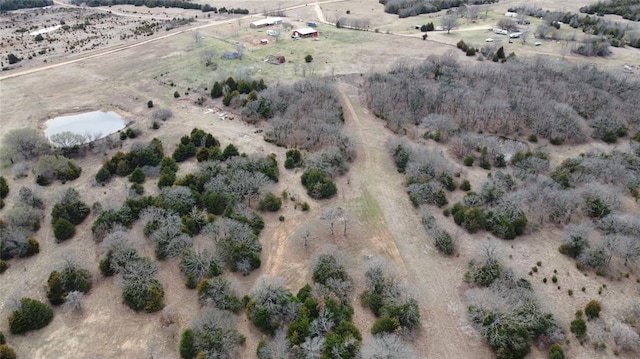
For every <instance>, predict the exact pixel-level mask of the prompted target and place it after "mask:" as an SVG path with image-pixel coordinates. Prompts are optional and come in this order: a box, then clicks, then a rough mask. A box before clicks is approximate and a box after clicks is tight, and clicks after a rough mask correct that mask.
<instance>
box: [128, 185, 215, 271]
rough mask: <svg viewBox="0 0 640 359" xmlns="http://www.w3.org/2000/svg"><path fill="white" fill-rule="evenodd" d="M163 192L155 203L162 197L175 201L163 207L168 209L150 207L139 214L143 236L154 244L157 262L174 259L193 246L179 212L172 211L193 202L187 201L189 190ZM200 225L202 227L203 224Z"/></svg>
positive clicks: (171, 188)
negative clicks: (141, 220) (142, 222)
mask: <svg viewBox="0 0 640 359" xmlns="http://www.w3.org/2000/svg"><path fill="white" fill-rule="evenodd" d="M163 192H164V193H163V194H161V195H160V198H159V199H156V203H157V202H158V201H162V200H163V199H162V197H169V198H171V199H175V200H176V201H175V202H173V203H171V204H169V205H165V207H169V209H164V208H158V207H155V206H151V207H147V208H146V209H144V210H143V212H142V214H141V217H142V218H144V235H145V236H146V237H147V239H149V240H150V241H151V242H152V243H153V244H154V250H155V254H156V258H157V259H158V260H163V259H166V258H175V257H177V256H179V255H180V254H181V253H182V252H183V251H184V250H185V249H186V248H189V247H191V246H192V245H193V239H192V238H191V233H185V232H188V230H185V228H184V224H183V220H182V218H181V217H180V215H179V212H178V213H176V212H175V211H174V210H175V209H179V208H176V207H177V206H180V205H185V204H186V206H189V204H190V203H191V202H192V201H193V200H192V201H189V199H191V192H190V190H189V189H188V188H186V187H180V186H177V187H168V188H164V189H163ZM176 192H178V193H176ZM182 200H184V202H182ZM176 202H177V203H176ZM180 202H182V203H180ZM186 206H185V207H186ZM171 207H173V208H171ZM189 207H190V206H189ZM189 210H190V209H186V210H184V212H186V211H189ZM203 221H204V218H203ZM201 225H204V223H202V224H201Z"/></svg>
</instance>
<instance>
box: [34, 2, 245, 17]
mask: <svg viewBox="0 0 640 359" xmlns="http://www.w3.org/2000/svg"><path fill="white" fill-rule="evenodd" d="M33 1H36V0H33ZM71 3H72V4H74V5H82V4H85V3H86V4H87V6H90V7H95V6H113V5H134V6H146V7H148V8H156V7H164V8H179V9H189V10H201V11H202V12H217V13H220V14H222V13H230V14H231V13H233V14H245V15H246V14H248V13H249V10H248V9H240V8H237V9H231V8H230V9H227V8H224V7H222V8H219V9H217V8H215V7H212V6H211V5H209V4H198V3H193V2H190V1H184V0H71Z"/></svg>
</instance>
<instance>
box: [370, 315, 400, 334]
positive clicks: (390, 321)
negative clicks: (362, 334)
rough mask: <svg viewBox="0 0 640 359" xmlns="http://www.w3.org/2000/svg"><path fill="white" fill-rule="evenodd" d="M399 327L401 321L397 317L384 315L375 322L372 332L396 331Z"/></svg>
mask: <svg viewBox="0 0 640 359" xmlns="http://www.w3.org/2000/svg"><path fill="white" fill-rule="evenodd" d="M398 328H400V323H398V320H397V319H396V318H389V317H382V318H378V319H377V320H376V321H375V323H373V327H371V334H373V335H377V334H383V333H394V332H395V331H396V330H397V329H398Z"/></svg>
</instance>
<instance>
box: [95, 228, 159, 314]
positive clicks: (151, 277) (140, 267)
mask: <svg viewBox="0 0 640 359" xmlns="http://www.w3.org/2000/svg"><path fill="white" fill-rule="evenodd" d="M130 236H131V234H130V233H128V232H126V231H125V230H124V229H116V230H113V231H112V232H111V233H110V234H109V235H107V236H106V237H105V239H104V249H105V255H104V256H103V258H102V259H101V260H100V264H99V269H100V272H101V273H102V275H104V276H113V275H115V274H122V279H123V281H122V282H123V288H122V299H123V301H124V303H125V304H126V305H127V306H128V307H129V308H131V309H133V310H135V311H136V312H139V311H142V310H144V311H145V312H147V313H153V312H157V311H159V310H161V309H162V308H163V307H164V288H163V286H162V283H160V281H158V279H157V278H156V274H157V272H158V266H157V265H156V264H155V263H154V262H153V261H151V259H149V258H148V257H141V256H140V255H139V254H138V251H137V250H136V249H135V248H134V247H133V245H132V244H131V243H130V239H129V237H130Z"/></svg>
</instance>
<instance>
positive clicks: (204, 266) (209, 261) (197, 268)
mask: <svg viewBox="0 0 640 359" xmlns="http://www.w3.org/2000/svg"><path fill="white" fill-rule="evenodd" d="M178 267H179V268H180V272H182V274H183V275H184V276H185V285H186V286H187V288H189V289H195V288H196V286H197V285H198V284H199V283H201V282H202V281H203V280H205V279H206V278H212V277H216V276H219V275H221V274H222V266H221V265H220V263H219V262H218V260H217V259H215V258H214V256H213V255H211V254H209V253H208V252H207V251H195V250H194V249H192V248H187V249H185V250H183V251H182V253H181V254H180V263H179V265H178Z"/></svg>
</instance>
